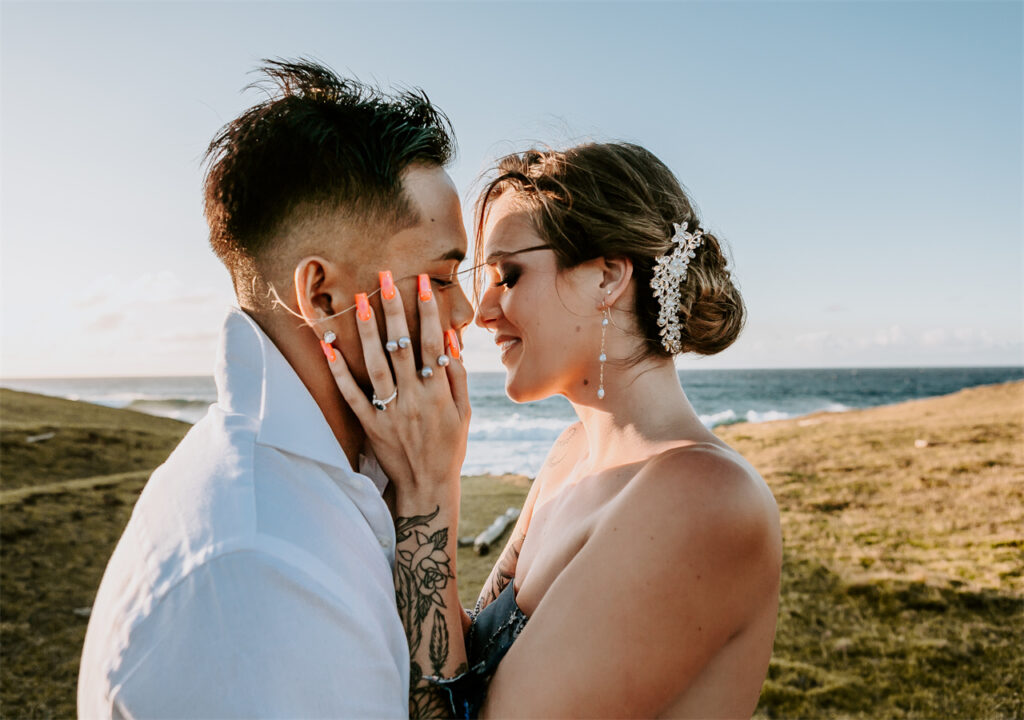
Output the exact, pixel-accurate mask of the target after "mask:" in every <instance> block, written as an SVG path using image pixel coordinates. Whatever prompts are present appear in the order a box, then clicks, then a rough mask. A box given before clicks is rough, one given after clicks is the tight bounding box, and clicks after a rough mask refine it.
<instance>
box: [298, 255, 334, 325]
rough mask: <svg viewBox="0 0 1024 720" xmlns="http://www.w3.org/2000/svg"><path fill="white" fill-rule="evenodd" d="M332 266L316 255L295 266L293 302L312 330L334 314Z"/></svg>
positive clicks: (305, 258) (328, 261)
mask: <svg viewBox="0 0 1024 720" xmlns="http://www.w3.org/2000/svg"><path fill="white" fill-rule="evenodd" d="M335 275H336V273H334V264H333V263H331V261H330V260H326V259H324V258H322V257H319V256H317V255H310V256H308V257H304V258H302V260H300V261H299V264H298V265H296V266H295V301H296V303H297V304H298V307H299V314H300V315H302V317H303V319H305V321H306V324H307V325H309V326H310V327H312V328H313V329H314V330H315V329H316V328H317V326H318V325H319V323H320V322H321V321H322V320H323V319H324V318H327V317H329V316H331V315H333V314H334V312H335V310H334V305H335V298H334V297H333V296H334V295H336V294H337V288H333V287H332V279H333V277H334V276H335Z"/></svg>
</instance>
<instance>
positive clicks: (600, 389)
mask: <svg viewBox="0 0 1024 720" xmlns="http://www.w3.org/2000/svg"><path fill="white" fill-rule="evenodd" d="M609 294H611V293H610V291H609ZM609 322H611V313H610V312H609V310H608V305H607V303H606V304H605V305H604V308H603V317H602V318H601V354H600V355H598V356H597V361H598V362H599V363H600V367H601V377H600V378H599V379H598V381H597V399H598V400H604V363H605V361H606V360H607V359H608V356H607V355H605V352H604V336H605V333H606V332H608V323H609Z"/></svg>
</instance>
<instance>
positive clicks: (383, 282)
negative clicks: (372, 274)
mask: <svg viewBox="0 0 1024 720" xmlns="http://www.w3.org/2000/svg"><path fill="white" fill-rule="evenodd" d="M380 296H381V297H382V298H384V299H385V300H390V299H391V298H393V297H394V296H395V281H394V280H393V279H392V277H391V271H390V270H384V271H383V272H381V273H380Z"/></svg>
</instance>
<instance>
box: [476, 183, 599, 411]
mask: <svg viewBox="0 0 1024 720" xmlns="http://www.w3.org/2000/svg"><path fill="white" fill-rule="evenodd" d="M489 210H490V212H489V214H488V217H487V222H486V224H485V226H484V242H483V257H484V262H485V263H486V267H485V269H484V275H485V277H484V281H485V285H484V291H483V294H482V296H481V298H480V304H479V307H478V308H477V313H476V324H477V325H479V326H480V327H482V328H485V329H487V330H490V331H492V332H493V333H494V341H495V342H496V343H497V344H498V347H499V348H500V349H501V362H502V364H503V365H504V366H505V369H506V370H507V372H508V374H507V376H506V379H505V390H506V392H507V393H508V396H509V397H510V398H511V399H512V400H514V401H516V402H527V401H530V400H539V399H542V398H545V397H549V396H551V395H555V394H563V395H566V396H567V397H569V398H570V399H573V398H574V397H575V395H576V394H575V392H574V391H576V390H580V391H583V392H586V393H588V394H589V395H593V394H594V392H595V391H596V389H597V377H596V373H597V370H598V363H597V356H598V354H599V348H600V329H601V328H600V326H601V311H600V309H599V303H600V300H599V299H598V298H597V294H598V290H597V289H596V285H597V282H596V281H595V273H594V272H592V271H590V270H588V269H587V268H586V267H585V266H581V268H572V269H569V270H565V271H561V272H559V270H558V266H557V263H556V261H555V254H554V252H552V251H551V249H550V248H548V247H547V246H545V245H544V240H543V239H542V238H541V237H540V235H538V234H537V231H536V230H535V229H534V226H533V223H532V221H531V219H530V215H529V213H528V211H527V210H526V209H524V208H523V207H522V206H521V205H518V204H517V203H516V195H515V193H514V192H511V191H506V192H505V193H503V194H502V195H501V196H500V197H499V198H498V199H497V200H495V201H493V202H492V203H491V205H490V208H489ZM537 246H544V247H542V248H541V249H536V248H537ZM524 250H525V251H526V252H523V251H524ZM591 285H593V286H594V287H590V286H591Z"/></svg>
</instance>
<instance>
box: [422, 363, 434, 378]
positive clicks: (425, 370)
mask: <svg viewBox="0 0 1024 720" xmlns="http://www.w3.org/2000/svg"><path fill="white" fill-rule="evenodd" d="M420 377H421V378H423V379H424V380H426V379H427V378H432V377H434V368H432V367H430V366H429V365H424V366H423V367H422V368H420Z"/></svg>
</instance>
